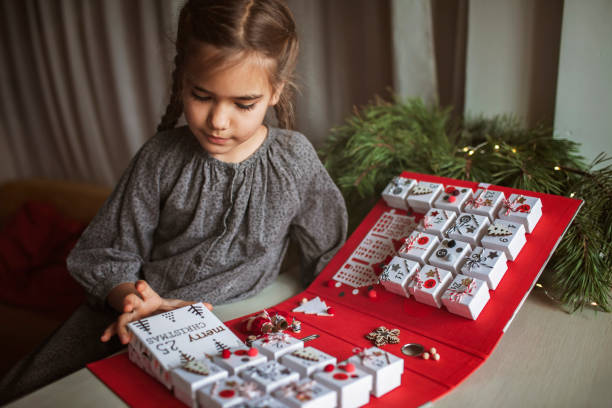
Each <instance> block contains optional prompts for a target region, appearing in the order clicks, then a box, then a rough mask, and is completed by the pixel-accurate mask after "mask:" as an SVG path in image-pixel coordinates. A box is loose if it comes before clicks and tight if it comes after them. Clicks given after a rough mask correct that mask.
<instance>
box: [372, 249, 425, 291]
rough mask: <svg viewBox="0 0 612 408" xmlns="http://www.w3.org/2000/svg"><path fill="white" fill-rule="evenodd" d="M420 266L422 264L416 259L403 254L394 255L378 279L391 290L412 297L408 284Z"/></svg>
mask: <svg viewBox="0 0 612 408" xmlns="http://www.w3.org/2000/svg"><path fill="white" fill-rule="evenodd" d="M420 266H421V264H419V263H418V262H416V261H413V260H410V259H406V258H402V257H401V256H394V257H393V259H391V262H389V263H388V264H387V266H385V268H384V270H383V273H381V274H380V276H379V277H378V279H379V280H380V283H381V285H383V286H384V288H385V289H387V290H388V291H389V292H392V293H395V294H396V295H400V296H405V297H410V294H409V293H408V284H409V283H410V280H411V279H412V276H413V275H414V274H415V273H416V271H417V270H418V269H419V268H420Z"/></svg>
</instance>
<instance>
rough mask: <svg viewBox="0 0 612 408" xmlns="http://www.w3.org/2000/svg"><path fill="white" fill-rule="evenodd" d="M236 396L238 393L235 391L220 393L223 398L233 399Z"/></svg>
mask: <svg viewBox="0 0 612 408" xmlns="http://www.w3.org/2000/svg"><path fill="white" fill-rule="evenodd" d="M234 395H236V391H234V390H223V391H221V392H220V393H219V396H220V397H221V398H233V397H234Z"/></svg>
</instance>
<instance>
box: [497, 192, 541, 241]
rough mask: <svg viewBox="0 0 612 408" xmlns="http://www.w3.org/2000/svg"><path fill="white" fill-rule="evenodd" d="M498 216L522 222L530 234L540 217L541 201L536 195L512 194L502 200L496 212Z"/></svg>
mask: <svg viewBox="0 0 612 408" xmlns="http://www.w3.org/2000/svg"><path fill="white" fill-rule="evenodd" d="M498 216H499V218H501V219H502V220H508V221H513V222H518V223H521V224H523V226H524V227H525V231H526V232H527V233H528V234H530V233H531V232H532V231H533V229H534V228H535V226H536V224H537V223H538V221H540V218H541V217H542V201H541V200H540V199H539V198H537V197H529V196H525V195H522V194H512V195H510V198H508V201H504V203H503V205H502V207H501V208H500V210H499V213H498Z"/></svg>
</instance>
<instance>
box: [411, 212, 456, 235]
mask: <svg viewBox="0 0 612 408" xmlns="http://www.w3.org/2000/svg"><path fill="white" fill-rule="evenodd" d="M456 219H457V213H455V212H454V211H448V210H441V209H439V208H430V209H429V210H428V211H427V213H426V214H425V215H424V216H423V218H422V219H421V221H419V225H417V230H418V231H422V232H426V233H428V234H434V235H437V236H438V238H440V239H442V238H444V234H445V233H446V230H447V229H448V227H450V226H451V224H452V223H453V222H455V220H456Z"/></svg>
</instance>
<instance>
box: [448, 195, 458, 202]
mask: <svg viewBox="0 0 612 408" xmlns="http://www.w3.org/2000/svg"><path fill="white" fill-rule="evenodd" d="M455 201H457V197H455V196H448V202H449V203H454V202H455Z"/></svg>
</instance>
